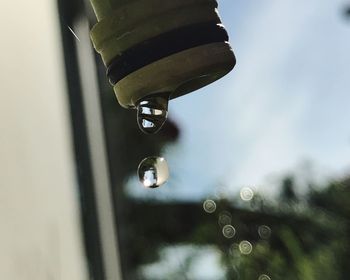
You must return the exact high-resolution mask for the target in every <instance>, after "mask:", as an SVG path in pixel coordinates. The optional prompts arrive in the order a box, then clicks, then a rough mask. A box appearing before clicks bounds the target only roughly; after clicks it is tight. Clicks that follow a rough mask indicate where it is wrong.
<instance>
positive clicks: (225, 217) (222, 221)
mask: <svg viewBox="0 0 350 280" xmlns="http://www.w3.org/2000/svg"><path fill="white" fill-rule="evenodd" d="M218 222H219V225H220V226H222V227H223V226H225V225H229V224H231V222H232V215H231V213H230V212H228V211H223V212H221V213H220V215H219V221H218Z"/></svg>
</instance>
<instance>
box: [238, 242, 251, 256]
mask: <svg viewBox="0 0 350 280" xmlns="http://www.w3.org/2000/svg"><path fill="white" fill-rule="evenodd" d="M239 250H240V251H241V253H242V254H243V255H249V254H250V253H251V252H252V251H253V245H252V244H251V243H250V242H249V241H247V240H243V241H242V242H241V243H239Z"/></svg>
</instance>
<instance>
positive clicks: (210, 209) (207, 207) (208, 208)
mask: <svg viewBox="0 0 350 280" xmlns="http://www.w3.org/2000/svg"><path fill="white" fill-rule="evenodd" d="M203 209H204V211H205V212H207V213H214V212H215V210H216V204H215V202H214V201H213V200H211V199H207V200H206V201H204V203H203Z"/></svg>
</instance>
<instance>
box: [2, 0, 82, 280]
mask: <svg viewBox="0 0 350 280" xmlns="http://www.w3.org/2000/svg"><path fill="white" fill-rule="evenodd" d="M0 4H1V5H0V6H1V9H0V278H1V279H6V280H24V279H25V280H41V279H43V280H49V279H67V280H80V279H87V277H86V267H85V257H84V250H83V246H82V235H81V225H80V218H79V204H78V194H77V185H76V178H75V173H74V161H73V153H72V139H71V134H70V127H69V112H68V105H67V93H66V90H65V81H64V77H63V75H64V72H63V61H62V53H61V42H60V36H59V27H58V18H57V13H56V5H55V1H53V0H35V1H19V0H11V1H5V0H0Z"/></svg>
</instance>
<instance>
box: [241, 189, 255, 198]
mask: <svg viewBox="0 0 350 280" xmlns="http://www.w3.org/2000/svg"><path fill="white" fill-rule="evenodd" d="M240 196H241V199H242V200H244V201H250V200H252V199H253V196H254V192H253V190H252V189H251V188H248V187H244V188H242V189H241V192H240Z"/></svg>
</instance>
